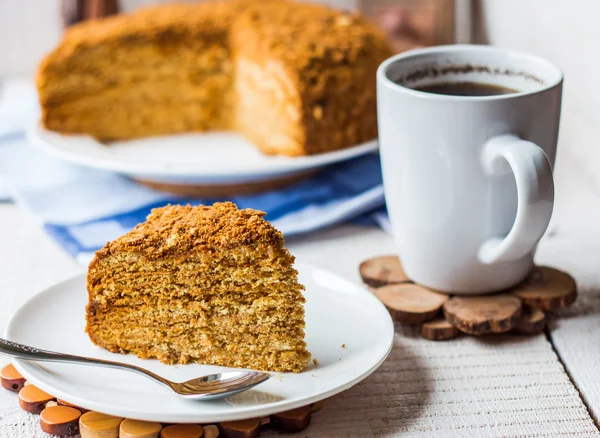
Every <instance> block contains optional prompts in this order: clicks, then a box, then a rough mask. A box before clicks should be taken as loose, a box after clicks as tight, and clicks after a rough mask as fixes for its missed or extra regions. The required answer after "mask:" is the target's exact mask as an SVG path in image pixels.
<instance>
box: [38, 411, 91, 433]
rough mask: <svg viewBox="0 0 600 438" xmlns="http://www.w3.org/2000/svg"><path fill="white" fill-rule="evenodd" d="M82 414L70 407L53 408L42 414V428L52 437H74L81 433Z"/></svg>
mask: <svg viewBox="0 0 600 438" xmlns="http://www.w3.org/2000/svg"><path fill="white" fill-rule="evenodd" d="M80 416H81V412H79V411H78V410H77V409H75V408H71V407H69V406H51V407H48V408H46V409H44V410H43V411H42V413H41V414H40V426H41V427H42V430H43V431H44V432H46V433H47V434H50V435H56V436H72V435H77V434H78V433H79V417H80Z"/></svg>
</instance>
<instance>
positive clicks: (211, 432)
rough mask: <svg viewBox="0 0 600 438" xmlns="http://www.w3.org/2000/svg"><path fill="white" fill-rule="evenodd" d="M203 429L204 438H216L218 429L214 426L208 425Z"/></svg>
mask: <svg viewBox="0 0 600 438" xmlns="http://www.w3.org/2000/svg"><path fill="white" fill-rule="evenodd" d="M203 427H204V438H218V437H219V427H218V426H217V425H215V424H208V425H205V426H203Z"/></svg>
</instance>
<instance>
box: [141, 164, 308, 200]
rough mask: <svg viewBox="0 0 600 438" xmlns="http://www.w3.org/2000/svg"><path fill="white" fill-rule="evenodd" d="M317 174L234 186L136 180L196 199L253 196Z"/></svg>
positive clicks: (161, 189) (305, 174)
mask: <svg viewBox="0 0 600 438" xmlns="http://www.w3.org/2000/svg"><path fill="white" fill-rule="evenodd" d="M315 173H316V172H315V171H313V170H311V171H308V172H303V173H301V174H296V175H292V176H285V177H280V178H274V179H269V180H267V181H251V182H245V183H233V184H178V183H168V182H161V181H152V180H147V179H143V178H134V181H136V182H138V183H140V184H141V185H143V186H146V187H150V188H151V189H154V190H158V191H161V192H168V193H173V194H176V195H181V196H188V197H194V198H220V197H224V196H236V195H251V194H254V193H261V192H268V191H271V190H277V189H281V188H283V187H287V186H289V185H292V184H296V183H298V182H301V181H305V180H307V179H308V178H310V177H311V176H313V175H314V174H315Z"/></svg>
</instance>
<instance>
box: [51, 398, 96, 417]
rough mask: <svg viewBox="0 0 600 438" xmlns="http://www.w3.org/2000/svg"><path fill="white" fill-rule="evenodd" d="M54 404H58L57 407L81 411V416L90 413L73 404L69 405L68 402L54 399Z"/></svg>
mask: <svg viewBox="0 0 600 438" xmlns="http://www.w3.org/2000/svg"><path fill="white" fill-rule="evenodd" d="M56 404H58V405H59V406H69V407H70V408H75V409H77V410H78V411H81V413H82V414H85V413H86V412H89V411H90V410H89V409H85V408H82V407H80V406H77V405H74V404H72V403H69V402H68V401H65V400H62V399H60V398H57V399H56Z"/></svg>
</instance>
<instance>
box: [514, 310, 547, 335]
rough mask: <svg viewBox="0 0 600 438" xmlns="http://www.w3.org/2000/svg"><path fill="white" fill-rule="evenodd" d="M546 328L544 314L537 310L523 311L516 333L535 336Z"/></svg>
mask: <svg viewBox="0 0 600 438" xmlns="http://www.w3.org/2000/svg"><path fill="white" fill-rule="evenodd" d="M545 328H546V314H545V313H544V312H543V311H541V310H539V309H528V308H525V309H523V312H522V314H521V316H520V317H519V322H518V323H517V331H518V332H519V333H522V334H524V335H537V334H538V333H542V332H543V331H544V329H545Z"/></svg>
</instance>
